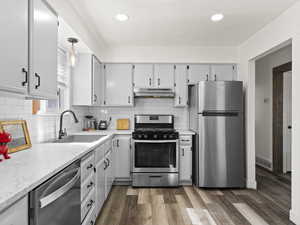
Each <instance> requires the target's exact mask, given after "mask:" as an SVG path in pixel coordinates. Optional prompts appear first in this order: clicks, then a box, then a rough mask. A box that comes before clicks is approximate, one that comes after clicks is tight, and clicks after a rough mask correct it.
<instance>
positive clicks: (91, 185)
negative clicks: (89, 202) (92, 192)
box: [86, 182, 94, 189]
mask: <svg viewBox="0 0 300 225" xmlns="http://www.w3.org/2000/svg"><path fill="white" fill-rule="evenodd" d="M93 185H94V183H93V182H91V183H89V184H88V185H87V186H86V187H87V188H88V189H89V188H91V187H93Z"/></svg>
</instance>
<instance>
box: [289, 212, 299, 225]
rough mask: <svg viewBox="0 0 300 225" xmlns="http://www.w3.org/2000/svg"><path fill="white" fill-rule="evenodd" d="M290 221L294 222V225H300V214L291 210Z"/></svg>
mask: <svg viewBox="0 0 300 225" xmlns="http://www.w3.org/2000/svg"><path fill="white" fill-rule="evenodd" d="M290 221H292V222H293V223H294V224H300V214H299V213H298V215H296V214H295V213H294V212H293V209H291V210H290Z"/></svg>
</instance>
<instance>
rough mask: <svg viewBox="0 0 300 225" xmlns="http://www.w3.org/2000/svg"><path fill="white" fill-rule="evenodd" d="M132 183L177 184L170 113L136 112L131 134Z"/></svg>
mask: <svg viewBox="0 0 300 225" xmlns="http://www.w3.org/2000/svg"><path fill="white" fill-rule="evenodd" d="M132 137H133V148H132V152H131V158H132V177H133V182H132V185H133V186H136V187H153V186H159V187H163V186H178V183H179V181H178V171H179V148H178V132H176V131H175V130H174V116H172V115H136V116H135V131H134V132H133V134H132Z"/></svg>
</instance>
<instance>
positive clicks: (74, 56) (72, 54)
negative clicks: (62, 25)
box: [68, 37, 78, 67]
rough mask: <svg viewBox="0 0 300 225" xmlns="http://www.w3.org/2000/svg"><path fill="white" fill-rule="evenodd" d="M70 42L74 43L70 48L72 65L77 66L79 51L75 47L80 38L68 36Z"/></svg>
mask: <svg viewBox="0 0 300 225" xmlns="http://www.w3.org/2000/svg"><path fill="white" fill-rule="evenodd" d="M68 42H70V43H71V44H72V45H71V48H70V50H69V60H70V64H71V66H72V67H75V65H76V60H77V52H76V49H75V44H77V43H78V39H77V38H72V37H70V38H68Z"/></svg>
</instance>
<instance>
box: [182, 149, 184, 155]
mask: <svg viewBox="0 0 300 225" xmlns="http://www.w3.org/2000/svg"><path fill="white" fill-rule="evenodd" d="M182 156H184V148H183V149H182Z"/></svg>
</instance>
